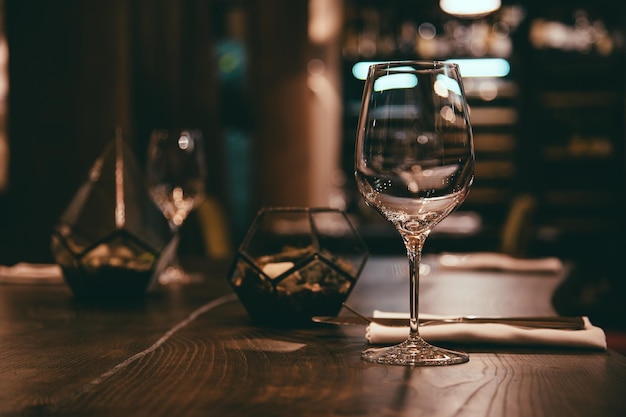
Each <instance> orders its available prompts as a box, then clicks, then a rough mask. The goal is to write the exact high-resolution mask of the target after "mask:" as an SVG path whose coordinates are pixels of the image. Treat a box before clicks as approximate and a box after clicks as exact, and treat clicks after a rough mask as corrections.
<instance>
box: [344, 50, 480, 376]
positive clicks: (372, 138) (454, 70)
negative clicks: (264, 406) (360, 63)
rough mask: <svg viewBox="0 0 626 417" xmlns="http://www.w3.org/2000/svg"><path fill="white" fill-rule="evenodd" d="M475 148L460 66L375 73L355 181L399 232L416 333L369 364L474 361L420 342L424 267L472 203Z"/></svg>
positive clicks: (411, 65) (422, 65) (373, 355)
mask: <svg viewBox="0 0 626 417" xmlns="http://www.w3.org/2000/svg"><path fill="white" fill-rule="evenodd" d="M473 175H474V148H473V139H472V130H471V126H470V121H469V114H468V107H467V102H466V99H465V95H464V92H463V84H462V79H461V76H460V73H459V68H458V66H457V65H456V64H453V63H447V62H438V61H397V62H387V63H380V64H375V65H372V66H370V69H369V73H368V77H367V79H366V82H365V86H364V90H363V99H362V105H361V113H360V117H359V124H358V130H357V139H356V149H355V177H356V182H357V186H358V189H359V192H360V193H361V195H362V196H363V198H364V200H365V202H366V203H367V204H368V205H369V206H371V207H373V208H374V209H376V210H377V211H378V213H379V214H381V215H382V216H383V217H384V218H385V219H386V220H388V221H389V222H391V223H392V224H393V225H394V226H395V228H396V230H397V231H398V232H399V234H400V236H401V238H402V241H403V242H404V244H405V247H406V251H407V256H408V260H409V266H410V268H409V270H410V276H409V281H410V300H409V301H410V332H409V336H408V339H407V340H406V341H405V342H403V343H401V344H400V345H396V346H392V347H383V348H369V349H367V350H365V351H364V352H363V353H362V358H363V359H364V360H367V361H371V362H378V363H386V364H396V365H417V366H422V365H449V364H455V363H463V362H466V361H467V360H469V357H468V355H466V354H464V353H461V352H454V351H450V350H446V349H442V348H438V347H435V346H432V345H430V344H428V343H427V342H426V341H424V340H423V339H422V338H421V337H420V336H419V329H418V324H417V323H418V321H417V318H418V317H417V316H418V288H419V266H420V259H421V253H422V248H423V245H424V241H425V239H426V238H427V237H428V235H429V234H430V232H431V231H432V229H433V228H434V227H435V226H436V225H437V223H439V222H440V221H441V220H443V219H444V218H445V217H447V216H448V215H449V214H450V213H451V212H453V211H454V210H455V209H456V208H457V207H458V206H459V205H461V203H462V202H463V201H464V200H465V197H466V196H467V193H468V192H469V188H470V186H471V184H472V181H473Z"/></svg>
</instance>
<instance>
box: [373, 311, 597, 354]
mask: <svg viewBox="0 0 626 417" xmlns="http://www.w3.org/2000/svg"><path fill="white" fill-rule="evenodd" d="M373 317H380V318H384V317H396V318H397V317H402V318H408V314H404V313H389V312H383V311H378V310H375V311H374V314H373ZM441 318H445V317H442V316H432V315H425V314H420V319H441ZM583 320H584V324H585V325H584V329H582V330H563V329H549V328H531V327H522V326H516V325H509V324H503V323H467V322H463V323H448V324H445V325H430V326H420V330H419V332H420V336H421V337H422V338H423V339H424V340H426V341H428V342H431V343H437V342H450V343H460V344H496V345H508V346H552V347H573V348H585V349H596V350H606V348H607V345H606V336H605V334H604V331H603V330H602V329H601V328H599V327H597V326H594V325H593V324H591V321H590V320H589V318H588V317H583ZM408 334H409V327H408V326H406V327H391V326H385V325H382V324H379V323H376V322H371V323H370V324H369V325H368V326H367V329H366V333H365V337H366V339H367V341H368V342H369V343H370V344H393V343H400V342H402V341H404V340H406V338H407V336H408Z"/></svg>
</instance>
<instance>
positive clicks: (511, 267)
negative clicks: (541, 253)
mask: <svg viewBox="0 0 626 417" xmlns="http://www.w3.org/2000/svg"><path fill="white" fill-rule="evenodd" d="M438 263H439V266H440V267H442V268H447V269H496V270H501V271H514V272H547V273H557V272H560V271H561V270H562V269H563V263H562V262H561V260H560V259H558V258H555V257H546V258H515V257H513V256H511V255H507V254H505V253H498V252H473V253H442V254H441V255H439V257H438Z"/></svg>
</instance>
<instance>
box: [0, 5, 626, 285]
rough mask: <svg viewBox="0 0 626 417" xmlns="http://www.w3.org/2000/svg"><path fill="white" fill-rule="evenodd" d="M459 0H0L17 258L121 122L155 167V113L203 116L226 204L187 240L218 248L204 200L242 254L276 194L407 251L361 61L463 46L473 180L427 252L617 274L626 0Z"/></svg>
mask: <svg viewBox="0 0 626 417" xmlns="http://www.w3.org/2000/svg"><path fill="white" fill-rule="evenodd" d="M441 3H442V4H440V2H439V0H419V1H418V0H390V1H376V0H343V1H337V0H309V1H306V0H274V1H261V0H213V1H201V0H183V1H164V0H160V1H149V0H111V1H89V2H85V1H79V0H71V1H63V2H52V1H29V2H23V1H17V0H15V1H13V0H0V4H1V5H2V9H1V10H2V13H3V16H2V17H3V23H2V27H1V28H2V34H3V38H2V41H1V43H0V71H2V75H1V78H0V94H1V95H2V97H1V101H0V104H1V108H0V110H1V117H2V122H1V123H0V135H1V136H0V138H1V139H0V263H2V264H12V263H15V262H19V261H31V262H50V261H51V256H50V251H49V242H50V234H51V230H52V226H53V224H54V222H55V221H56V219H57V218H58V217H59V215H60V214H61V212H62V211H63V209H64V208H65V207H66V205H67V204H68V202H69V200H70V199H71V197H72V196H73V194H74V193H75V192H76V190H77V189H78V187H79V185H80V184H81V183H82V181H83V180H84V179H85V178H86V173H87V171H88V169H89V167H90V166H91V164H92V163H93V161H94V160H95V158H96V157H97V156H98V154H99V153H100V151H101V150H102V148H103V146H104V144H105V143H106V142H107V141H108V140H109V139H110V138H111V137H112V135H113V132H114V130H115V128H116V127H120V128H122V129H123V132H124V134H125V137H126V139H127V140H128V141H129V142H130V143H131V144H132V146H133V148H134V150H135V152H136V156H137V158H138V160H139V161H140V163H144V162H145V152H146V146H147V141H148V136H149V132H150V129H151V128H154V127H157V126H181V125H186V126H197V127H200V128H202V129H203V131H204V134H205V137H206V139H207V144H208V146H207V148H208V149H207V154H208V161H209V178H208V185H207V193H208V195H209V196H210V199H211V200H210V201H212V202H213V203H214V204H212V206H211V208H210V209H208V210H203V211H201V213H194V215H193V216H192V217H191V218H190V220H189V222H186V223H185V226H184V228H183V231H182V232H183V242H182V244H181V250H185V251H188V252H190V253H196V254H207V255H209V256H211V255H215V254H216V253H217V252H215V250H213V248H212V247H211V246H212V245H215V244H216V242H215V241H214V240H215V239H216V238H215V236H213V239H214V240H213V241H211V240H210V239H208V240H207V238H206V234H203V233H201V232H200V231H199V229H200V228H201V227H203V226H202V225H206V224H207V222H206V221H201V220H203V219H201V218H199V217H200V216H208V217H209V218H210V219H209V222H208V224H209V225H213V227H216V228H218V229H219V228H220V226H224V225H225V227H223V228H222V229H224V230H226V233H225V234H221V235H219V236H218V237H217V239H222V240H223V241H222V242H217V244H218V245H219V244H223V245H225V246H226V247H228V248H229V249H230V250H231V251H232V250H233V249H234V248H235V247H236V246H237V244H238V242H239V241H240V239H241V238H242V236H243V235H244V234H245V232H246V230H247V227H248V225H249V224H250V222H251V220H252V218H253V217H254V215H255V213H256V212H257V210H258V209H259V208H260V207H262V206H267V205H272V206H331V207H336V208H341V209H344V210H346V211H347V212H348V213H349V214H350V215H351V218H352V219H353V220H354V222H355V224H356V225H357V227H358V229H359V231H360V232H361V233H362V236H363V237H364V239H365V240H366V242H367V244H368V247H369V248H370V250H371V251H372V253H385V254H398V255H403V251H404V249H403V247H402V244H401V242H400V240H399V238H398V237H397V234H396V233H395V232H394V231H393V230H392V229H391V227H390V226H389V225H388V224H387V223H386V222H385V221H384V220H382V218H381V217H380V216H379V215H377V214H376V213H374V212H373V211H372V210H371V209H369V208H367V207H365V206H364V204H363V203H362V199H361V198H360V197H359V196H358V193H357V192H356V189H355V185H354V182H353V179H352V153H353V150H352V148H353V145H354V137H355V129H356V120H357V117H358V110H359V105H360V100H361V91H362V87H363V68H364V66H363V65H364V64H363V63H368V62H374V61H384V60H397V59H441V60H447V59H462V60H464V61H463V64H462V68H461V70H462V73H463V75H464V78H465V88H466V93H467V95H468V97H469V104H470V107H471V120H472V124H473V129H474V139H475V151H476V171H475V175H476V177H475V183H474V186H473V188H472V190H471V192H470V194H469V197H468V199H467V200H466V201H465V203H464V204H463V206H462V207H461V208H460V209H459V211H458V212H457V213H456V216H454V218H452V219H451V221H449V222H448V223H447V224H442V225H441V227H440V231H439V232H434V233H433V234H432V235H431V237H430V238H429V240H428V241H427V243H426V247H425V251H426V252H442V251H482V250H496V251H505V252H508V253H512V254H514V255H516V256H517V255H519V256H553V255H554V256H560V257H562V258H564V259H566V260H574V261H575V262H580V263H585V262H584V261H585V260H586V261H589V262H588V263H595V265H596V268H597V265H598V264H599V263H600V264H601V265H602V266H601V267H600V268H601V269H605V270H606V274H609V275H611V274H613V275H614V272H613V271H615V269H614V267H616V266H617V265H618V264H619V262H620V255H621V253H620V252H619V251H620V249H621V248H622V247H623V244H622V242H623V236H624V219H623V217H624V213H625V211H624V198H623V196H624V191H625V187H624V185H625V179H626V170H625V168H624V160H625V158H624V157H625V151H624V142H625V141H624V139H625V130H626V126H625V125H626V122H625V118H626V117H625V116H626V106H625V94H626V71H625V69H626V68H625V63H626V62H625V56H626V53H625V51H626V31H625V28H626V7H625V3H624V2H615V1H612V0H593V1H590V0H587V1H584V0H530V1H522V0H503V1H502V2H501V5H500V7H499V8H498V9H497V10H496V11H494V12H492V13H488V14H486V15H482V16H471V17H467V16H459V15H455V14H453V13H452V12H445V11H443V10H442V6H445V3H454V2H453V1H450V2H446V1H445V0H444V1H442V2H441ZM465 3H480V2H478V1H476V2H465ZM496 3H498V2H496ZM194 216H195V217H194ZM204 220H206V219H204ZM225 253H226V255H225ZM227 253H228V252H224V251H221V252H219V254H220V256H228V255H227ZM622 275H623V274H622ZM594 276H595V277H603V276H604V275H602V274H600V275H599V274H598V271H597V269H596V272H595V275H594ZM598 279H600V278H598ZM602 279H604V278H602ZM609 280H611V281H612V280H614V278H609ZM619 281H620V282H621V281H623V280H619Z"/></svg>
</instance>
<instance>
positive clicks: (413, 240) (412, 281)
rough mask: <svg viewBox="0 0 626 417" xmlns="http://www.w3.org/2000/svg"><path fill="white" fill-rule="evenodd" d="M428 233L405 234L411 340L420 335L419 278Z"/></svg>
mask: <svg viewBox="0 0 626 417" xmlns="http://www.w3.org/2000/svg"><path fill="white" fill-rule="evenodd" d="M426 236H427V235H426V234H420V235H410V236H408V235H407V236H403V240H404V245H405V246H406V253H407V257H408V258H409V297H410V300H409V309H410V310H409V311H410V320H409V327H410V332H409V340H415V339H418V338H419V337H420V335H419V322H418V308H419V279H420V263H421V259H422V248H423V247H424V241H425V240H426Z"/></svg>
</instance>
